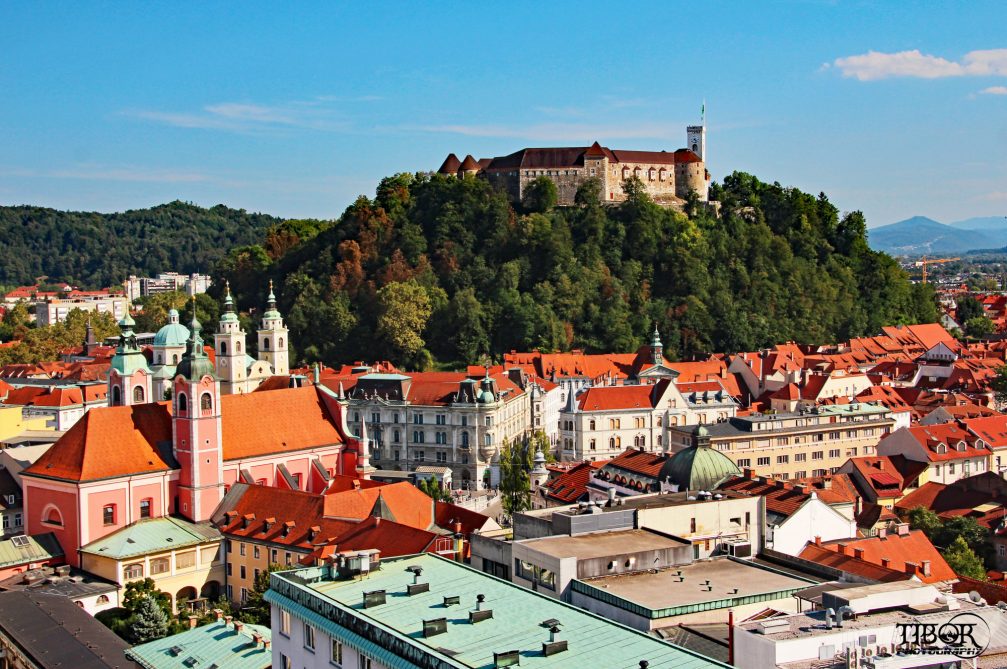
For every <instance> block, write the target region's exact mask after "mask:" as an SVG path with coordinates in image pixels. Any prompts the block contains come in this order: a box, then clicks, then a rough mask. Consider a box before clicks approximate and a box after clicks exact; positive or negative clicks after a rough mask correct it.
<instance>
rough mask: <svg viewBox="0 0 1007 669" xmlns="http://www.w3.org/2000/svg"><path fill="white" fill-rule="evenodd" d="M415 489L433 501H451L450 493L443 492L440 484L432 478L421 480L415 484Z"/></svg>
mask: <svg viewBox="0 0 1007 669" xmlns="http://www.w3.org/2000/svg"><path fill="white" fill-rule="evenodd" d="M416 487H417V488H419V489H420V490H421V491H422V492H423V493H424V494H425V495H426V496H427V497H429V498H430V499H432V500H434V501H441V502H450V501H451V493H450V492H448V491H447V490H445V489H444V487H443V486H442V485H441V484H440V482H439V481H438V480H437V479H436V478H434V477H430V478H426V479H421V480H420V482H419V483H417V484H416Z"/></svg>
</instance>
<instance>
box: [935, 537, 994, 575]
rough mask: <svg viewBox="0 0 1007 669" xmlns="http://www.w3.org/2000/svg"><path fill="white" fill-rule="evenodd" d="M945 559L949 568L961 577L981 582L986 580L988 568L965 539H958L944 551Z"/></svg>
mask: <svg viewBox="0 0 1007 669" xmlns="http://www.w3.org/2000/svg"><path fill="white" fill-rule="evenodd" d="M943 555H944V559H945V561H947V563H948V566H949V567H951V569H953V570H954V572H955V573H956V574H958V575H959V576H968V577H969V578H974V579H977V580H979V581H985V580H986V567H985V566H984V565H983V560H982V558H981V557H979V556H978V555H976V554H975V551H973V550H972V549H971V548H969V545H968V543H967V542H966V541H965V538H964V537H957V538H955V540H954V541H953V542H952V543H951V545H950V546H949V547H948V548H947V549H945V550H944V553H943Z"/></svg>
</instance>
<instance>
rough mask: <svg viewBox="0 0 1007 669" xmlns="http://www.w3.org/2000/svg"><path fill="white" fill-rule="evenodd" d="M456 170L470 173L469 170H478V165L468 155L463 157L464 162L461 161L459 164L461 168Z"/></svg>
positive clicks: (470, 155)
mask: <svg viewBox="0 0 1007 669" xmlns="http://www.w3.org/2000/svg"><path fill="white" fill-rule="evenodd" d="M458 169H459V170H461V171H464V172H467V171H470V170H478V169H479V163H478V162H476V159H475V158H473V157H472V154H469V155H467V156H465V160H463V161H462V164H461V166H460V167H459V168H458Z"/></svg>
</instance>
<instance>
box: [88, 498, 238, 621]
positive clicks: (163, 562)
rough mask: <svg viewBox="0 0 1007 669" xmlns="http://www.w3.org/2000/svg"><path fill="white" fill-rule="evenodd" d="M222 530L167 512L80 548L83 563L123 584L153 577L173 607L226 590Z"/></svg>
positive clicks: (101, 574) (214, 596) (91, 569)
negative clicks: (176, 516) (170, 514)
mask: <svg viewBox="0 0 1007 669" xmlns="http://www.w3.org/2000/svg"><path fill="white" fill-rule="evenodd" d="M221 542H222V539H221V536H220V533H219V532H218V531H217V530H216V529H215V528H213V527H212V526H210V525H207V524H197V523H190V522H188V521H186V520H182V519H180V518H172V517H164V518H151V519H146V520H140V521H137V522H135V523H133V524H132V525H128V526H126V527H124V528H123V529H121V530H119V531H118V532H113V533H112V534H109V535H106V536H104V537H102V538H101V539H99V540H97V541H94V542H92V543H90V544H88V545H87V546H84V547H83V548H81V549H80V553H81V568H82V569H84V570H85V571H88V572H91V573H92V574H95V575H97V576H101V577H103V578H106V579H108V580H110V581H112V582H114V583H118V584H120V585H122V586H125V585H126V584H127V583H129V582H130V581H135V580H140V579H143V578H147V577H150V578H152V579H154V583H155V584H156V587H157V589H158V590H160V591H161V592H164V593H167V594H168V595H169V596H170V597H171V603H172V610H174V611H181V610H183V609H182V608H181V607H183V606H184V605H185V603H186V602H187V601H189V600H192V599H200V598H205V599H216V598H217V597H218V596H220V595H221V594H222V592H223V587H224V561H223V555H222V551H221Z"/></svg>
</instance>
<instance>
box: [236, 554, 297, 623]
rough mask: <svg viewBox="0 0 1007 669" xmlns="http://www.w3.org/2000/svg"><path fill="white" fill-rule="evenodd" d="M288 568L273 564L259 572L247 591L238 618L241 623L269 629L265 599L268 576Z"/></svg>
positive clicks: (267, 608) (267, 605)
mask: <svg viewBox="0 0 1007 669" xmlns="http://www.w3.org/2000/svg"><path fill="white" fill-rule="evenodd" d="M288 568H289V567H284V566H283V565H280V564H275V563H274V564H270V565H268V566H267V567H266V568H265V569H263V570H261V571H259V573H258V574H257V575H256V576H255V580H254V581H253V583H252V589H251V590H249V591H248V599H246V600H245V603H244V605H242V607H241V614H240V618H241V620H242V621H243V622H246V623H251V624H253V625H265V626H266V627H269V602H267V601H266V599H265V595H266V591H267V590H269V575H270V574H271V573H273V572H274V571H281V570H283V569H288Z"/></svg>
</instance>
